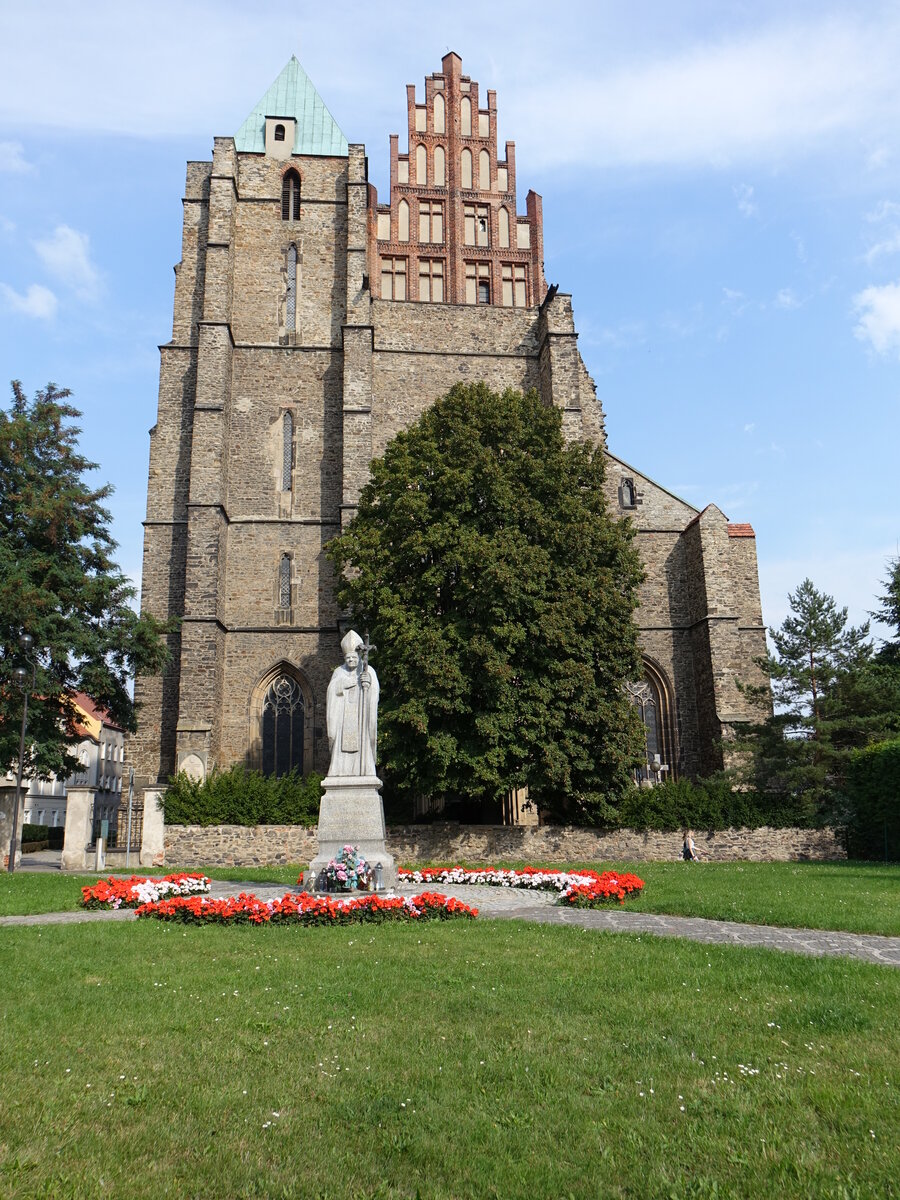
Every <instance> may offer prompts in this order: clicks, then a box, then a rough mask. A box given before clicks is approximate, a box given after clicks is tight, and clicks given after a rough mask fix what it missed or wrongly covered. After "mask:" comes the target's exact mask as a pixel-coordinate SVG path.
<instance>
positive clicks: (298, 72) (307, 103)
mask: <svg viewBox="0 0 900 1200" xmlns="http://www.w3.org/2000/svg"><path fill="white" fill-rule="evenodd" d="M266 117H293V118H294V119H295V120H296V122H297V136H296V138H295V139H294V154H323V155H326V154H327V155H331V154H333V155H346V153H347V139H346V138H345V137H344V135H343V134H342V133H341V131H340V129H339V128H338V126H337V123H336V122H335V119H334V117H333V116H332V115H331V113H330V112H329V111H328V109H327V108H326V107H325V104H324V101H323V100H322V97H321V96H320V95H319V93H318V92H317V91H316V89H315V87H314V86H313V83H312V81H311V80H310V78H309V76H308V75H307V74H306V72H305V71H304V70H303V68H302V67H301V66H300V63H299V62H298V61H297V59H296V57H295V56H294V55H293V54H292V55H291V61H290V62H289V63H288V64H287V66H286V67H285V68H284V70H283V71H282V72H281V74H280V75H279V76H278V78H277V79H276V80H275V82H274V83H273V84H272V86H271V87H270V88H269V90H268V91H267V92H266V94H265V95H264V96H263V98H262V99H261V100H260V102H259V103H258V104H257V105H256V106H255V107H254V109H253V112H252V113H251V114H250V116H249V117H248V118H247V120H246V121H245V122H244V123H243V125H242V126H241V127H240V129H239V130H238V131H237V133H236V134H235V136H234V144H235V147H236V149H237V150H239V151H242V152H244V153H250V154H263V153H264V152H265V149H266V141H265V130H266Z"/></svg>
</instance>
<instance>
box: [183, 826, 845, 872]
mask: <svg viewBox="0 0 900 1200" xmlns="http://www.w3.org/2000/svg"><path fill="white" fill-rule="evenodd" d="M694 842H695V845H696V847H697V850H698V852H699V854H700V858H701V859H703V860H708V861H711V862H740V861H746V862H803V861H813V862H833V861H836V860H839V859H844V858H846V857H847V852H846V850H845V849H844V846H843V844H842V841H841V839H840V835H839V834H838V832H837V831H835V830H834V829H827V828H826V829H769V828H767V827H765V826H764V827H763V828H761V829H723V830H719V831H717V832H715V833H703V832H702V831H699V832H695V834H694ZM387 849H388V852H389V853H391V854H393V855H394V858H395V859H396V861H397V863H398V864H400V865H412V864H421V863H441V864H444V865H449V864H451V863H455V862H460V861H466V862H476V863H489V862H497V861H514V862H535V863H537V862H545V863H560V864H562V863H567V862H652V861H666V860H673V859H677V858H680V857H681V834H680V833H679V832H677V831H676V832H674V833H661V832H659V831H658V830H647V831H646V832H640V831H637V830H633V829H616V830H612V831H610V832H601V831H598V830H593V829H578V828H575V827H572V826H555V825H544V826H541V827H539V828H533V827H532V828H527V827H526V828H523V827H518V826H511V825H459V824H455V823H446V824H434V825H400V826H393V827H389V828H388V831H387ZM315 853H316V831H315V829H307V828H306V827H304V826H299V825H254V826H248V827H244V826H241V825H210V826H205V827H204V826H199V825H167V826H166V830H165V861H166V863H168V864H170V865H173V866H179V867H188V866H211V867H218V866H222V867H245V866H275V865H277V864H279V863H308V862H310V860H311V859H313V858H314V857H315Z"/></svg>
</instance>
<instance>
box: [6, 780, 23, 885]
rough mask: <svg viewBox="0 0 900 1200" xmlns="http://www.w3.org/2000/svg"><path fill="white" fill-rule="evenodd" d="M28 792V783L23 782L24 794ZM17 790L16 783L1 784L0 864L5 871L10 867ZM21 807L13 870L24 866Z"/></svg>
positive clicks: (21, 807)
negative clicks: (0, 863) (10, 847)
mask: <svg viewBox="0 0 900 1200" xmlns="http://www.w3.org/2000/svg"><path fill="white" fill-rule="evenodd" d="M27 790H28V781H27V780H25V779H23V780H22V792H23V793H25V792H26V791H27ZM16 799H17V790H16V785H15V784H14V783H0V862H2V864H3V870H4V871H5V870H6V869H7V867H8V866H9V843H10V841H11V840H12V827H13V813H14V812H15V811H16ZM24 807H25V806H24V804H23V805H20V806H19V821H18V825H17V826H16V857H15V862H14V863H13V870H15V868H16V867H19V866H21V865H22V811H23V809H24Z"/></svg>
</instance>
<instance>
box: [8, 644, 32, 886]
mask: <svg viewBox="0 0 900 1200" xmlns="http://www.w3.org/2000/svg"><path fill="white" fill-rule="evenodd" d="M19 649H20V650H21V651H22V657H23V658H24V659H25V661H26V662H27V663H28V665H29V666H30V667H31V684H30V686H29V681H28V670H27V668H26V667H16V669H15V670H14V671H13V681H14V682H15V684H16V686H17V687H20V688H21V689H22V732H21V734H20V736H19V767H18V770H17V772H16V802H15V804H14V805H13V814H12V837H11V838H10V842H9V865H8V867H7V871H8V872H9V873H10V875H12V873H13V871H15V869H16V835H17V833H18V831H19V808H20V807H21V805H22V771H23V769H24V766H25V733H26V730H27V728H28V697H29V695H30V694H31V693H32V692H33V691H34V685H35V683H36V681H37V662H36V661H35V660H34V658H32V655H31V652H32V650H33V649H34V638H33V637H32V636H31V634H30V633H20V634H19Z"/></svg>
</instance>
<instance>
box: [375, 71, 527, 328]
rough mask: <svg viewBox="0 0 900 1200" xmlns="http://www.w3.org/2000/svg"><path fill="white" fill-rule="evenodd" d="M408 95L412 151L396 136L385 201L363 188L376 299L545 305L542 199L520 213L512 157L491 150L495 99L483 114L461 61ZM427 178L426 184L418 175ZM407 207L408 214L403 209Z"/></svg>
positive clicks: (511, 147)
mask: <svg viewBox="0 0 900 1200" xmlns="http://www.w3.org/2000/svg"><path fill="white" fill-rule="evenodd" d="M441 66H442V67H443V70H442V71H441V72H439V73H437V74H434V75H430V76H428V77H427V78H426V79H425V101H424V104H418V103H417V102H416V89H415V86H414V85H413V84H410V85H408V86H407V89H406V98H407V99H406V102H407V120H408V134H409V150H408V152H407V153H406V154H401V153H400V152H399V138H398V135H397V134H392V135H391V139H390V143H391V196H390V203H389V204H379V203H378V199H377V194H376V191H375V188H374V187H371V186H370V187H369V213H368V231H369V274H370V279H371V285H372V294H373V295H374V296H379V297H380V298H381V299H382V300H412V301H420V302H424V301H432V302H434V301H439V302H440V301H443V302H447V303H451V304H491V305H496V306H500V307H507V308H513V307H515V308H534V307H536V306H538V305H539V304H540V303H541V301H542V300H543V299H544V295H545V293H546V291H547V285H546V283H545V281H544V271H543V257H544V233H543V216H542V210H541V197H540V196H539V195H537V193H536V192H533V191H529V193H528V195H527V197H526V200H525V209H526V211H525V214H524V215H518V214H517V211H516V149H515V143H514V142H507V143H506V157H505V158H504V159H501V158H499V155H498V150H497V93H496V92H494V91H492V90H489V91H488V93H487V106H486V107H484V108H483V107H482V106H481V104H480V101H479V90H478V84H477V83H475V82H474V81H473V80H471V79H470V78H469V77H468V75H463V74H461V68H462V60H461V59H460V57H459V55H458V54H453V53H451V54H446V55H445V56H444V58H443V60H442V63H441ZM423 173H424V178H422V177H421V176H422V174H423ZM404 206H405V208H404Z"/></svg>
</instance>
